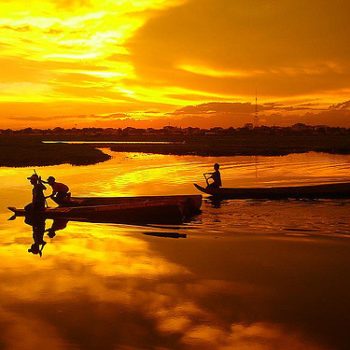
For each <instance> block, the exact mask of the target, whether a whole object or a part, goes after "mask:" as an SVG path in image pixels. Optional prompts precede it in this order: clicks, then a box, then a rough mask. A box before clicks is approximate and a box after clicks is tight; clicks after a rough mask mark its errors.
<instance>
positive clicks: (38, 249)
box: [24, 215, 46, 257]
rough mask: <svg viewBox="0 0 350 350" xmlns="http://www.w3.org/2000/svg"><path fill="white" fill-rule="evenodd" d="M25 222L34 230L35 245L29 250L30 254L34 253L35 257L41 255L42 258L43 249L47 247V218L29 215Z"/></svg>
mask: <svg viewBox="0 0 350 350" xmlns="http://www.w3.org/2000/svg"><path fill="white" fill-rule="evenodd" d="M24 222H25V223H26V224H27V225H29V226H32V229H33V241H34V242H33V244H32V245H31V246H30V248H28V253H32V254H34V255H37V254H38V255H39V256H40V257H42V255H43V249H44V247H45V245H46V242H45V241H44V233H45V217H44V216H43V215H30V216H29V215H28V216H26V217H25V220H24Z"/></svg>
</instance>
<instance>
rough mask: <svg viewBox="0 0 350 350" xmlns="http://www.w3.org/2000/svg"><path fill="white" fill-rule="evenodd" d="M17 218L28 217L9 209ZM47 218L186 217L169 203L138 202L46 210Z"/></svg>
mask: <svg viewBox="0 0 350 350" xmlns="http://www.w3.org/2000/svg"><path fill="white" fill-rule="evenodd" d="M9 209H10V210H11V211H13V212H14V213H15V215H17V216H25V215H28V213H26V211H25V210H24V209H17V208H13V207H9ZM42 215H43V216H44V217H47V218H59V217H62V218H67V219H91V220H93V221H99V220H103V221H111V222H112V221H113V222H126V223H149V224H152V223H181V222H183V220H184V219H185V217H186V214H185V212H184V209H183V206H181V205H180V204H179V203H176V202H169V201H163V202H162V201H156V202H152V201H147V200H145V201H138V202H124V203H118V204H109V205H90V206H88V205H87V206H79V207H57V208H46V209H45V211H44V212H43V213H42Z"/></svg>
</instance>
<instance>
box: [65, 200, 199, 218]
mask: <svg viewBox="0 0 350 350" xmlns="http://www.w3.org/2000/svg"><path fill="white" fill-rule="evenodd" d="M145 203H146V204H148V205H151V206H152V205H155V206H156V205H166V206H167V205H178V206H180V207H181V210H182V211H183V214H184V216H186V217H190V216H193V215H196V214H198V213H199V212H200V208H201V205H202V196H201V195H173V196H138V197H71V198H70V201H69V202H68V203H65V206H70V207H72V206H73V207H80V206H100V205H120V204H122V205H130V206H137V207H138V206H140V205H141V206H143V205H145Z"/></svg>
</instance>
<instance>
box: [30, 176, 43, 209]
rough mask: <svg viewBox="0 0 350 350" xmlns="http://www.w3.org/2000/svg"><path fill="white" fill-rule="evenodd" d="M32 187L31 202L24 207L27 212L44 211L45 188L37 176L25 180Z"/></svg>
mask: <svg viewBox="0 0 350 350" xmlns="http://www.w3.org/2000/svg"><path fill="white" fill-rule="evenodd" d="M27 179H28V180H29V181H30V183H31V184H32V185H33V190H32V202H31V203H29V204H28V205H26V206H25V210H26V211H27V212H29V211H33V212H40V211H44V210H45V195H44V190H46V187H45V186H44V185H43V184H42V182H41V179H40V177H39V176H38V175H37V174H33V175H32V176H30V177H28V178H27Z"/></svg>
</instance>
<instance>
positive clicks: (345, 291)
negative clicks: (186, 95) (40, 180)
mask: <svg viewBox="0 0 350 350" xmlns="http://www.w3.org/2000/svg"><path fill="white" fill-rule="evenodd" d="M349 159H350V158H349V156H339V157H337V156H328V155H315V157H314V156H312V155H311V157H309V158H307V156H302V155H300V156H291V157H285V158H284V157H276V158H274V157H270V159H266V158H262V159H261V160H260V159H259V163H258V164H257V174H258V176H257V178H256V168H255V164H254V159H251V158H249V157H231V158H223V159H219V160H218V159H215V158H209V159H208V158H205V159H203V158H200V157H176V156H174V157H173V156H170V157H167V156H154V155H133V154H116V155H115V158H114V159H112V160H111V161H110V162H106V163H103V164H98V165H96V166H87V167H85V166H84V167H71V166H67V165H62V166H55V167H45V168H42V169H40V173H41V174H42V175H43V176H46V175H50V174H57V176H58V177H59V178H60V179H62V181H63V182H66V183H69V184H70V185H71V186H70V187H71V188H72V189H73V192H74V194H75V195H81V196H83V195H90V196H92V195H103V196H104V195H106V196H107V195H118V194H125V195H136V194H139V195H147V194H176V193H195V189H194V188H193V186H192V182H195V181H196V180H197V178H196V177H197V176H198V174H201V173H202V172H203V171H204V170H205V169H206V168H207V167H208V166H210V165H211V164H213V163H214V162H215V161H219V163H220V164H223V168H224V170H223V180H224V181H225V183H227V184H228V185H229V186H231V185H232V187H233V186H234V185H242V186H249V185H251V184H253V183H254V184H256V183H257V182H261V183H270V182H275V183H277V182H278V183H288V182H289V181H290V182H292V181H295V182H297V183H302V182H306V183H309V182H310V183H312V182H318V181H320V182H322V181H335V180H341V179H349ZM26 176H28V169H22V168H20V169H16V170H14V169H4V168H3V169H1V171H0V180H1V187H0V194H1V198H2V201H3V206H2V208H0V255H1V259H2V261H1V267H2V268H1V269H0V278H1V281H2V283H1V284H0V300H1V301H2V302H1V306H0V322H1V324H2V332H1V335H0V348H4V349H15V350H16V349H35V348H45V349H87V350H90V349H91V350H92V349H93V350H95V349H128V350H131V349H133V350H134V349H135V350H139V349H175V350H176V349H179V350H187V349H191V350H197V349H200V350H213V349H215V350H216V349H217V350H228V349H239V350H253V349H254V350H270V349H286V350H296V349H300V350H301V349H303V350H304V349H308V350H330V349H344V350H345V349H349V346H350V342H349V336H348V324H349V315H350V299H349V297H348V296H349V293H350V278H349V276H350V254H349V251H350V240H349V239H348V238H347V235H349V234H350V225H349V206H350V202H349V201H312V202H310V201H246V200H240V201H223V202H221V203H220V205H217V204H216V203H214V205H213V203H211V202H205V203H204V206H203V208H202V209H203V211H202V214H201V215H200V216H198V217H196V218H195V220H194V221H193V222H190V223H187V224H184V225H179V226H171V227H166V226H147V227H143V226H126V225H116V224H106V223H93V224H92V223H87V222H78V221H76V222H73V221H70V222H69V223H68V225H66V227H64V226H65V224H62V223H58V222H55V221H52V220H46V222H45V226H44V227H45V229H44V230H45V231H46V232H45V233H44V235H43V239H42V240H43V241H46V242H47V244H46V245H45V247H44V249H41V251H42V253H43V254H42V258H41V259H37V258H36V257H38V256H39V253H38V254H37V255H35V256H33V254H32V253H30V254H28V253H27V250H28V247H29V248H31V246H32V244H35V242H36V241H35V240H36V238H34V235H33V232H32V231H33V228H32V227H31V226H28V225H25V224H23V221H22V219H16V220H15V221H10V222H8V221H7V218H8V212H7V211H6V210H5V207H6V206H7V205H16V206H21V205H23V203H25V202H27V201H29V200H30V192H29V191H28V193H27V192H26V190H28V186H27V182H26V180H25V178H26ZM22 180H23V181H22ZM37 227H39V228H40V230H39V231H40V235H39V238H40V237H42V236H41V234H42V228H43V227H42V223H41V226H40V225H37ZM51 228H52V230H51V231H50V229H51ZM59 228H60V230H59ZM143 233H147V234H143ZM175 233H177V234H179V235H184V234H186V235H187V239H172V237H169V238H168V237H167V236H171V235H173V234H175ZM49 235H52V237H53V238H50V236H49ZM159 236H161V237H159ZM163 236H165V237H166V238H167V239H163V238H162V237H163ZM37 241H38V242H40V239H38V240H37ZM40 248H41V246H39V249H40ZM34 257H35V258H34Z"/></svg>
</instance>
